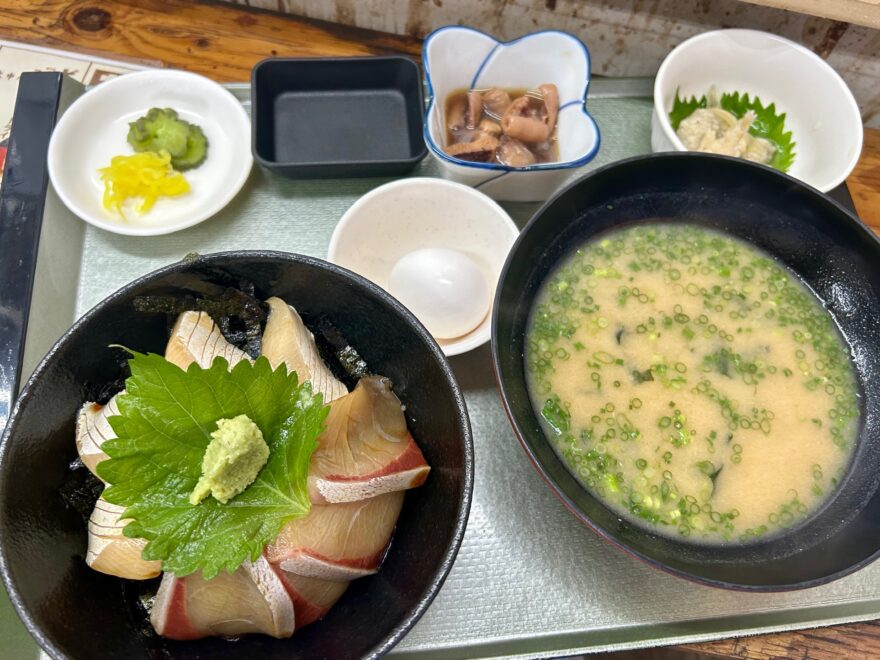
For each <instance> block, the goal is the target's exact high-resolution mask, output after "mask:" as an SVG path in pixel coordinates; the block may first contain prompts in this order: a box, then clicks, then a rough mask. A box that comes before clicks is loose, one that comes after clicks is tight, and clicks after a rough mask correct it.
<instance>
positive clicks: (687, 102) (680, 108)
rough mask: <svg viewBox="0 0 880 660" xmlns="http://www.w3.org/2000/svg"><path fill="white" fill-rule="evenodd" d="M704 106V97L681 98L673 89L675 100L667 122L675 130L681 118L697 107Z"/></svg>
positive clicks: (688, 115) (689, 114)
mask: <svg viewBox="0 0 880 660" xmlns="http://www.w3.org/2000/svg"><path fill="white" fill-rule="evenodd" d="M705 107H706V97H705V96H703V97H701V98H699V99H698V98H697V97H696V96H692V97H690V98H689V99H682V98H681V97H679V95H678V90H677V89H676V90H675V101H674V102H673V104H672V112H670V113H669V123H670V124H672V130H673V131H677V130H678V125H679V124H681V120H682V119H685V118H686V117H690V116H691V114H693V112H694V110H696V109H697V108H705Z"/></svg>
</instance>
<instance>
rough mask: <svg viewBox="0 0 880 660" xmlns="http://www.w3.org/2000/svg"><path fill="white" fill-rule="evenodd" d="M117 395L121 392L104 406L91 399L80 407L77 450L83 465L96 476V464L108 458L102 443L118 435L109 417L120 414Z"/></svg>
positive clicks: (77, 424)
mask: <svg viewBox="0 0 880 660" xmlns="http://www.w3.org/2000/svg"><path fill="white" fill-rule="evenodd" d="M117 396H119V394H115V395H113V398H112V399H110V400H109V401H108V402H107V403H106V404H104V405H103V406H102V405H100V404H97V403H92V402H91V401H89V402H87V403H85V404H84V405H83V407H82V408H80V409H79V414H78V415H77V418H76V451H77V452H78V453H79V457H80V459H81V460H82V462H83V465H85V466H86V467H87V468H88V469H89V470H90V471H91V473H92V474H94V475H95V476H98V474H97V472H96V471H95V466H96V465H97V464H98V463H100V462H101V461H103V460H104V459H105V458H107V454H105V453H104V451H103V450H102V449H101V445H103V444H104V441H106V440H109V439H110V438H115V437H116V434H115V433H114V432H113V429H112V428H110V422H108V421H107V418H108V417H113V416H114V415H118V414H119V408H118V407H117V405H116V397H117Z"/></svg>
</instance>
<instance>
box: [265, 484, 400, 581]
mask: <svg viewBox="0 0 880 660" xmlns="http://www.w3.org/2000/svg"><path fill="white" fill-rule="evenodd" d="M403 495H404V492H403V491H396V492H393V493H387V494H385V495H379V496H378V497H372V498H370V499H366V500H360V501H358V502H345V503H343V504H315V505H313V506H312V510H311V511H310V512H309V515H307V516H306V517H305V518H299V519H297V520H293V521H291V522H289V523H287V525H285V526H284V527H283V528H282V529H281V533H280V534H279V535H278V538H276V539H275V541H274V542H273V543H271V544H269V545H268V546H267V547H266V550H265V556H266V557H267V558H268V559H269V561H270V562H272V563H273V564H275V565H277V566H278V567H279V568H281V569H282V570H284V571H290V572H292V573H296V574H297V575H304V576H306V577H315V578H321V579H322V580H336V581H348V580H353V579H355V578H359V577H364V576H365V575H371V574H373V573H375V572H376V571H377V570H379V565H380V564H381V563H382V559H384V557H385V551H386V550H387V548H388V543H389V542H390V540H391V533H392V532H393V531H394V525H395V523H396V522H397V516H398V515H399V514H400V507H401V505H402V504H403Z"/></svg>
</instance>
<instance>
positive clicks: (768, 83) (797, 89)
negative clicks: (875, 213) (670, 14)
mask: <svg viewBox="0 0 880 660" xmlns="http://www.w3.org/2000/svg"><path fill="white" fill-rule="evenodd" d="M712 85H715V87H716V89H717V90H718V92H719V93H723V92H728V91H730V92H733V91H739V92H748V93H749V94H750V95H752V96H754V95H756V94H757V95H758V96H759V97H760V98H761V100H762V101H763V102H764V103H765V104H768V103H771V102H773V103H775V104H776V107H777V109H778V110H781V111H782V112H784V113H785V114H786V117H785V127H786V130H790V131H791V133H792V138H793V139H794V141H795V142H796V146H795V153H796V155H795V159H794V163H793V164H792V166H791V168H790V169H789V171H788V174H790V175H791V176H793V177H795V178H797V179H800V180H801V181H803V182H804V183H807V184H809V185H811V186H813V187H814V188H818V189H819V190H821V191H822V192H828V191H829V190H831V189H832V188H834V187H836V186H837V185H839V184H840V183H842V182H843V181H844V179H846V177H847V176H848V175H849V174H850V172H852V170H853V168H854V167H855V165H856V163H857V162H858V160H859V155H860V154H861V152H862V137H863V128H862V118H861V115H860V113H859V108H858V105H857V104H856V101H855V99H854V98H853V95H852V92H850V91H849V88H848V87H847V86H846V83H845V82H844V81H843V79H842V78H841V77H840V76H839V75H838V74H837V73H836V72H835V71H834V69H832V68H831V67H830V66H829V65H828V64H827V63H826V62H825V61H824V60H822V59H821V58H820V57H819V56H818V55H816V54H815V53H813V52H811V51H809V50H807V49H806V48H804V47H803V46H800V45H798V44H796V43H794V42H793V41H789V40H788V39H784V38H782V37H779V36H776V35H775V34H769V33H767V32H760V31H757V30H715V31H713V32H706V33H704V34H699V35H697V36H695V37H691V38H690V39H688V40H687V41H684V42H682V43H681V44H679V46H678V47H676V48H675V50H673V51H672V52H671V53H670V54H669V55H668V56H667V57H666V59H665V60H663V63H662V64H661V65H660V70H659V71H658V72H657V78H656V79H655V82H654V115H653V117H652V120H651V148H652V150H653V151H687V149H685V146H684V145H683V144H682V143H681V140H679V138H678V136H677V135H676V134H675V131H673V130H672V125H671V124H670V123H669V114H668V113H669V111H670V110H671V109H672V104H673V101H674V100H675V93H676V90H679V94H680V95H681V96H682V97H690V96H697V97H700V96H702V95H703V94H706V93H708V91H709V88H710V87H711V86H712Z"/></svg>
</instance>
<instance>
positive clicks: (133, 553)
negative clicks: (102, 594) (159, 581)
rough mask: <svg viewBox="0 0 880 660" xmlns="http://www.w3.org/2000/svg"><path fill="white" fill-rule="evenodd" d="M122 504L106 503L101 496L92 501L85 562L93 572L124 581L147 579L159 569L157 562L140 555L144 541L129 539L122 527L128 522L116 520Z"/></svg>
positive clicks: (144, 544) (155, 574)
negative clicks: (93, 502)
mask: <svg viewBox="0 0 880 660" xmlns="http://www.w3.org/2000/svg"><path fill="white" fill-rule="evenodd" d="M123 511H125V507H122V506H117V505H115V504H110V502H108V501H107V500H105V499H104V498H103V497H99V498H98V501H97V502H95V508H94V510H93V511H92V515H91V516H90V517H89V548H88V551H87V552H86V564H88V565H89V566H90V567H91V568H93V569H94V570H96V571H100V572H101V573H106V574H107V575H115V576H116V577H121V578H126V579H128V580H147V579H149V578H154V577H156V576H157V575H159V573H161V572H162V564H161V562H159V561H147V560H145V559H142V558H141V552H143V549H144V547H145V546H146V545H147V542H146V541H145V540H144V539H130V538H128V537H127V536H124V535H123V533H122V529H123V528H124V527H125V525H126V524H128V521H127V520H120V516H121V515H122V512H123Z"/></svg>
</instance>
